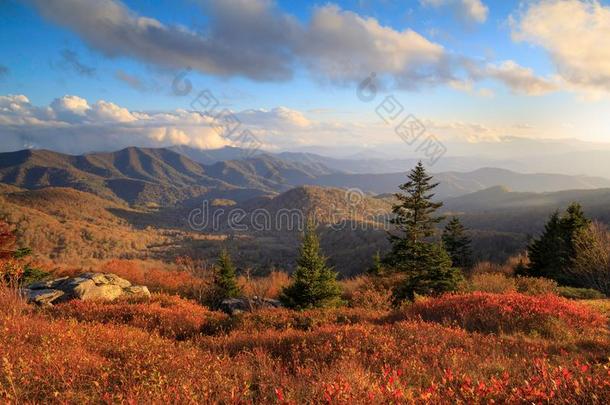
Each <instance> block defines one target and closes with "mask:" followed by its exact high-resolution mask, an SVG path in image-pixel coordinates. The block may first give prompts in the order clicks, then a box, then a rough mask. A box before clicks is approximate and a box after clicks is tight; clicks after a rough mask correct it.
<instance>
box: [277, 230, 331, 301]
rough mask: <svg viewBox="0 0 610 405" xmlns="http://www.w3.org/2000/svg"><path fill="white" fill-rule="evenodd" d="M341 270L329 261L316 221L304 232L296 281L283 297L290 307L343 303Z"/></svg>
mask: <svg viewBox="0 0 610 405" xmlns="http://www.w3.org/2000/svg"><path fill="white" fill-rule="evenodd" d="M340 296H341V287H340V286H339V284H338V283H337V273H335V272H334V271H333V270H332V269H331V268H330V267H328V266H327V265H326V258H325V257H324V256H323V255H322V253H321V251H320V242H319V240H318V236H317V235H316V232H315V226H314V225H313V222H312V221H308V223H307V227H306V229H305V234H304V236H303V241H302V243H301V247H300V248H299V257H298V259H297V268H296V270H295V272H294V273H293V275H292V283H291V284H290V285H289V286H287V287H286V288H284V290H283V291H282V294H281V296H280V300H281V301H282V303H284V305H286V306H287V307H290V308H297V309H305V308H321V307H331V306H338V305H340V304H341V298H340Z"/></svg>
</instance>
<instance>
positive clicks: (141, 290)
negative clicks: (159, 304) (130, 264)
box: [25, 273, 150, 305]
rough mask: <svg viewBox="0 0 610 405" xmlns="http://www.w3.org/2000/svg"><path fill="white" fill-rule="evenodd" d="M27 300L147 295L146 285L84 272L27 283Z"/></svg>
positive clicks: (47, 302)
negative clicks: (72, 275) (136, 284)
mask: <svg viewBox="0 0 610 405" xmlns="http://www.w3.org/2000/svg"><path fill="white" fill-rule="evenodd" d="M25 292H26V297H27V299H28V301H29V302H33V303H35V304H38V305H52V304H54V303H58V302H63V301H68V300H71V299H79V300H108V301H112V300H115V299H117V298H119V297H121V296H124V295H125V296H143V297H150V291H148V288H147V287H145V286H133V285H131V283H130V282H129V281H127V280H125V279H123V278H120V277H119V276H117V275H116V274H111V273H83V274H81V275H79V276H77V277H61V278H57V279H54V280H47V281H39V282H36V283H33V284H30V285H29V286H28V288H27V289H26V290H25Z"/></svg>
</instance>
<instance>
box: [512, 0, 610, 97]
mask: <svg viewBox="0 0 610 405" xmlns="http://www.w3.org/2000/svg"><path fill="white" fill-rule="evenodd" d="M511 25H512V36H513V39H514V40H516V41H525V42H528V43H532V44H535V45H538V46H540V47H542V48H544V49H545V50H546V51H547V52H548V54H549V55H550V57H551V60H552V61H553V63H554V65H555V67H556V69H557V72H558V74H559V75H560V77H561V78H562V80H563V81H564V82H565V84H566V86H567V87H568V88H573V89H576V90H579V91H583V92H594V93H598V92H608V91H610V48H609V47H608V46H607V44H608V38H610V6H606V5H602V4H600V3H599V2H598V1H577V0H562V1H559V0H548V1H538V2H534V3H531V4H529V6H528V7H526V8H525V9H524V10H522V12H521V14H520V15H518V16H516V17H513V18H512V19H511Z"/></svg>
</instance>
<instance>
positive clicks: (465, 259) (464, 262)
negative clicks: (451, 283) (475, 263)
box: [442, 217, 472, 269]
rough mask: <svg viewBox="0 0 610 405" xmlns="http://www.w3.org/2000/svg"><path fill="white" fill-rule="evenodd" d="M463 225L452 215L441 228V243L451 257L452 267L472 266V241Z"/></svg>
mask: <svg viewBox="0 0 610 405" xmlns="http://www.w3.org/2000/svg"><path fill="white" fill-rule="evenodd" d="M465 230H466V229H465V228H464V225H462V223H461V222H460V219H459V218H458V217H453V218H452V219H451V221H449V223H447V225H446V226H445V229H444V230H443V236H442V240H443V245H444V246H445V249H446V250H447V253H449V257H451V262H452V263H453V266H454V267H459V268H462V269H465V268H469V267H470V266H472V248H471V247H470V245H471V243H472V241H471V240H470V238H469V237H468V236H467V235H466V233H465Z"/></svg>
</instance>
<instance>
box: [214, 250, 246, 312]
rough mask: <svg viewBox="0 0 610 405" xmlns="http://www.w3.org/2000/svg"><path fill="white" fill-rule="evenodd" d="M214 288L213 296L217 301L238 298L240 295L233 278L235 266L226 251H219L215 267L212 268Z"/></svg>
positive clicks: (235, 280) (235, 279)
mask: <svg viewBox="0 0 610 405" xmlns="http://www.w3.org/2000/svg"><path fill="white" fill-rule="evenodd" d="M214 287H215V294H214V295H215V298H216V299H217V300H218V301H222V300H223V299H225V298H234V297H238V296H239V295H240V294H241V289H240V288H239V286H238V285H237V278H236V276H235V266H234V265H233V261H232V260H231V256H230V255H229V252H228V251H227V250H226V249H222V250H221V251H220V254H219V255H218V260H217V262H216V266H214Z"/></svg>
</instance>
